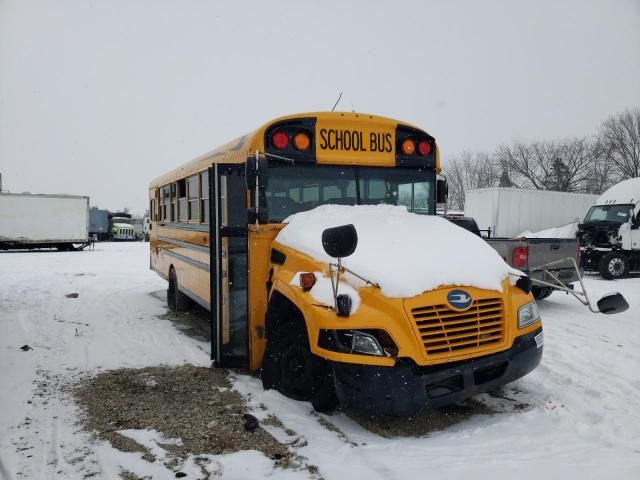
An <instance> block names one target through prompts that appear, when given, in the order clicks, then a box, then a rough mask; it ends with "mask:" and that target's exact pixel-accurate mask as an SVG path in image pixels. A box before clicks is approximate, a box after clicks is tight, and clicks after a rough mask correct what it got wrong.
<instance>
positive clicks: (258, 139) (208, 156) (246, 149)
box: [149, 112, 440, 188]
mask: <svg viewBox="0 0 640 480" xmlns="http://www.w3.org/2000/svg"><path fill="white" fill-rule="evenodd" d="M302 118H315V119H317V120H323V121H332V120H335V121H340V120H342V121H344V120H349V121H352V122H358V121H359V120H360V121H363V122H366V123H371V122H374V123H376V124H378V125H384V126H386V127H389V128H391V127H392V128H395V127H396V126H397V125H403V126H406V127H410V128H413V129H416V130H419V131H422V132H424V131H423V130H422V129H420V128H418V127H416V126H414V125H411V124H409V123H407V122H402V121H399V120H395V119H392V118H387V117H381V116H378V115H371V114H368V113H356V112H308V113H297V114H293V115H285V116H282V117H278V118H275V119H273V120H271V121H269V122H267V123H265V124H263V125H262V126H260V127H259V128H258V129H256V130H254V131H252V132H250V133H248V134H246V135H243V136H241V137H238V138H236V139H234V140H231V141H230V142H228V143H226V144H224V145H222V146H221V147H218V148H216V149H215V150H212V151H210V152H207V153H205V154H203V155H201V156H199V157H197V158H195V159H193V160H191V161H190V162H187V163H185V164H183V165H181V166H179V167H177V168H175V169H174V170H171V171H170V172H167V173H165V174H164V175H162V176H160V177H158V178H156V179H155V180H153V181H152V182H151V184H150V185H149V188H157V187H160V186H163V185H167V184H168V183H171V182H175V181H176V180H179V179H182V178H184V177H187V176H189V175H193V174H195V173H197V172H201V171H204V170H206V169H207V168H208V167H210V166H211V165H212V164H213V163H244V162H245V161H246V159H247V156H248V155H250V154H251V153H252V152H255V151H256V150H259V151H261V152H263V151H264V149H265V148H264V134H265V131H266V130H267V129H268V128H269V127H270V126H271V125H273V124H275V123H279V122H282V121H286V120H295V119H302ZM425 133H426V132H425ZM436 170H437V171H438V172H439V171H440V159H439V153H438V150H437V146H436Z"/></svg>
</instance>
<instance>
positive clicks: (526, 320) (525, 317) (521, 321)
mask: <svg viewBox="0 0 640 480" xmlns="http://www.w3.org/2000/svg"><path fill="white" fill-rule="evenodd" d="M539 321H540V311H539V310H538V305H537V304H536V302H531V303H527V304H526V305H523V306H521V307H520V308H519V309H518V328H524V327H528V326H529V325H531V324H532V323H536V322H539Z"/></svg>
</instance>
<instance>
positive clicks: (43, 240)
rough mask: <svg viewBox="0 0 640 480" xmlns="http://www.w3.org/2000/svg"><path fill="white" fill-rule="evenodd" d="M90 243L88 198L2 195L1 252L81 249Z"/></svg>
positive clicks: (0, 201)
mask: <svg viewBox="0 0 640 480" xmlns="http://www.w3.org/2000/svg"><path fill="white" fill-rule="evenodd" d="M88 244H89V197H81V196H74V195H34V194H30V193H0V249H1V250H8V249H36V248H57V249H58V250H78V249H82V248H84V247H86V246H87V245H88Z"/></svg>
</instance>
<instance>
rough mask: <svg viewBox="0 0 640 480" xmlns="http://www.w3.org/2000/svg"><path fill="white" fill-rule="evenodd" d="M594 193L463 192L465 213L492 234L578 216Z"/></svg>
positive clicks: (554, 224)
mask: <svg viewBox="0 0 640 480" xmlns="http://www.w3.org/2000/svg"><path fill="white" fill-rule="evenodd" d="M597 198H598V196H597V195H590V194H586V193H569V192H552V191H548V190H525V189H522V188H502V187H495V188H478V189H474V190H468V191H467V192H466V194H465V205H464V214H465V216H467V217H473V218H474V219H475V220H476V222H477V223H478V226H479V227H480V230H489V229H490V230H491V235H490V236H492V237H503V238H512V237H515V236H517V235H519V234H520V233H522V232H524V231H525V230H529V231H531V232H538V231H540V230H546V229H548V228H553V227H558V226H560V225H566V224H567V223H571V222H575V221H576V220H581V219H582V218H583V216H584V214H585V212H586V211H587V210H589V207H591V206H592V205H593V204H594V203H595V201H596V199H597Z"/></svg>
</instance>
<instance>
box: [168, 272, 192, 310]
mask: <svg viewBox="0 0 640 480" xmlns="http://www.w3.org/2000/svg"><path fill="white" fill-rule="evenodd" d="M167 306H168V307H169V309H170V310H173V311H174V312H186V311H187V310H189V308H191V299H190V298H189V297H187V296H186V295H185V294H184V293H182V292H181V291H180V289H179V288H178V276H177V275H176V270H175V269H174V268H173V267H171V269H170V270H169V288H167Z"/></svg>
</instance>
